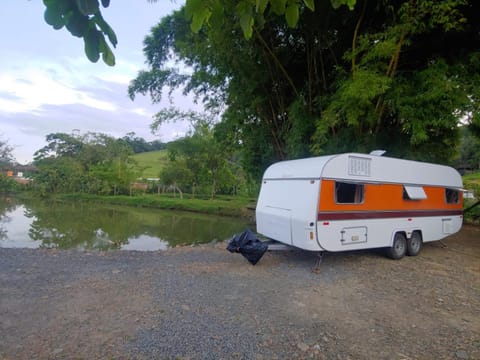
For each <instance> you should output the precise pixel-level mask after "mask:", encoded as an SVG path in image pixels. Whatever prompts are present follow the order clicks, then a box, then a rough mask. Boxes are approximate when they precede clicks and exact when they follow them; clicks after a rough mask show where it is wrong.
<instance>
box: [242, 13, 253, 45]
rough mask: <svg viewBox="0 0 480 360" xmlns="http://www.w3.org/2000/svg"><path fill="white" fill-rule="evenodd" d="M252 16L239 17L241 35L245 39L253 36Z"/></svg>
mask: <svg viewBox="0 0 480 360" xmlns="http://www.w3.org/2000/svg"><path fill="white" fill-rule="evenodd" d="M253 23H254V21H253V16H252V14H247V13H244V14H242V15H241V16H240V26H241V27H242V31H243V34H244V35H245V37H246V38H247V39H250V38H251V37H252V35H253Z"/></svg>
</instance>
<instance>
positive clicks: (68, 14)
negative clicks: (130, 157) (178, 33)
mask: <svg viewBox="0 0 480 360" xmlns="http://www.w3.org/2000/svg"><path fill="white" fill-rule="evenodd" d="M149 1H150V2H157V1H158V0H149ZM162 1H167V0H162ZM43 3H44V5H45V13H44V19H45V21H46V22H47V24H49V25H51V26H52V27H53V28H54V29H55V30H59V29H62V28H63V27H65V28H66V29H67V30H68V31H69V32H70V33H71V34H72V35H73V36H76V37H80V38H83V41H84V46H85V54H86V55H87V57H88V59H89V60H90V61H91V62H97V61H98V59H99V58H100V55H102V59H103V61H104V62H105V64H107V65H110V66H113V65H115V55H114V54H113V52H112V50H111V48H110V46H109V44H108V42H109V43H110V44H111V45H112V46H113V47H116V45H117V42H118V40H117V36H116V34H115V32H114V30H113V29H112V27H111V26H110V25H109V24H108V23H107V22H106V21H105V19H104V17H103V15H102V7H104V8H107V7H108V6H109V5H110V0H74V1H70V0H43ZM355 3H356V0H331V4H332V6H333V7H335V8H338V7H339V6H341V5H347V6H348V7H349V8H350V9H353V7H354V5H355ZM100 4H101V5H102V7H101V6H100ZM223 6H224V4H223V0H186V5H185V8H186V16H187V19H188V20H189V21H190V22H191V29H192V30H193V31H194V32H198V31H199V30H200V29H201V28H202V26H204V24H210V23H219V22H221V19H222V17H223V16H224V9H223ZM303 7H307V8H309V9H310V10H312V11H313V10H314V9H315V1H314V0H303V1H297V0H242V1H240V2H238V5H237V7H236V10H235V13H236V16H237V18H238V25H239V27H241V29H242V31H243V33H244V36H245V37H246V38H250V37H251V36H252V33H253V28H254V25H255V24H257V25H259V26H262V24H263V23H264V14H266V13H268V12H274V13H276V14H277V15H284V16H285V20H286V22H287V23H288V25H289V26H292V27H294V26H295V25H296V24H297V22H298V20H299V13H300V11H301V10H302V8H303ZM107 40H108V42H107Z"/></svg>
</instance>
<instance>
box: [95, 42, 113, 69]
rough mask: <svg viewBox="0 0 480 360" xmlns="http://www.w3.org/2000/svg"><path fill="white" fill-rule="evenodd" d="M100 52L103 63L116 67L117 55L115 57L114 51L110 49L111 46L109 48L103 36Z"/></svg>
mask: <svg viewBox="0 0 480 360" xmlns="http://www.w3.org/2000/svg"><path fill="white" fill-rule="evenodd" d="M98 48H99V51H100V52H101V53H102V59H103V62H104V63H105V64H107V65H109V66H114V65H115V55H113V52H112V50H111V49H110V46H108V44H107V42H106V41H105V38H104V37H103V36H101V37H100V38H99V46H98Z"/></svg>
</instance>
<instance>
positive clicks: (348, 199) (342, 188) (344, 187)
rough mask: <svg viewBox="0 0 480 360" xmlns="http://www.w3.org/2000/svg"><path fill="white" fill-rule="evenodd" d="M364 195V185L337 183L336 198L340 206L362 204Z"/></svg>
mask: <svg viewBox="0 0 480 360" xmlns="http://www.w3.org/2000/svg"><path fill="white" fill-rule="evenodd" d="M363 194H364V186H363V184H352V183H344V182H335V198H336V201H337V203H339V204H360V203H362V202H363Z"/></svg>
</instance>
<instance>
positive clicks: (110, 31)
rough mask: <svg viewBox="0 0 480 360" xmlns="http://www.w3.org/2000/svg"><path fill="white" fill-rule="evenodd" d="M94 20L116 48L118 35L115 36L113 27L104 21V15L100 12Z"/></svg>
mask: <svg viewBox="0 0 480 360" xmlns="http://www.w3.org/2000/svg"><path fill="white" fill-rule="evenodd" d="M93 20H94V21H95V22H96V24H97V25H98V26H99V28H100V30H102V32H103V33H104V34H106V35H107V36H108V40H110V43H111V44H112V45H113V46H114V47H116V46H117V43H118V40H117V35H115V32H114V31H113V29H112V27H111V26H110V25H108V23H107V22H106V21H105V20H104V19H103V16H102V14H101V13H100V12H99V13H98V14H96V15H95V16H94V17H93Z"/></svg>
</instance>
